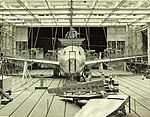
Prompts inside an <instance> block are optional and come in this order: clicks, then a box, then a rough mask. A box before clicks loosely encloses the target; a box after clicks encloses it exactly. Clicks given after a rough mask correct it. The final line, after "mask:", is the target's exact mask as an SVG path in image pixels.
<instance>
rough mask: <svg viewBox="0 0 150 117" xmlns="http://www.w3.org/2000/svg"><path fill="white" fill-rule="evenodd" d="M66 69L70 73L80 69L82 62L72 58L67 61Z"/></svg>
mask: <svg viewBox="0 0 150 117" xmlns="http://www.w3.org/2000/svg"><path fill="white" fill-rule="evenodd" d="M65 65H66V70H67V71H68V72H70V73H75V72H77V71H79V67H80V62H79V61H78V60H77V59H75V58H70V59H68V60H67V61H66V64H65Z"/></svg>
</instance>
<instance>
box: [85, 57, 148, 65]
mask: <svg viewBox="0 0 150 117" xmlns="http://www.w3.org/2000/svg"><path fill="white" fill-rule="evenodd" d="M143 57H147V55H141V56H132V57H122V58H114V59H98V60H91V61H85V65H93V64H98V63H105V62H113V61H122V60H128V59H136V58H143Z"/></svg>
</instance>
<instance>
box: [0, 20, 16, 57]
mask: <svg viewBox="0 0 150 117" xmlns="http://www.w3.org/2000/svg"><path fill="white" fill-rule="evenodd" d="M15 29H16V27H15V26H14V25H11V24H8V23H3V24H0V52H2V53H4V55H5V56H13V55H14V54H15V53H14V52H15V51H14V49H15V41H14V40H15V35H14V34H15Z"/></svg>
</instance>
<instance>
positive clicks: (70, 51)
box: [58, 46, 85, 75]
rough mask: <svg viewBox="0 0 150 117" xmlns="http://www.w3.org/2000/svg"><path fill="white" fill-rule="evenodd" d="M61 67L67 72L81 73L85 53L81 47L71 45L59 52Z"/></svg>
mask: <svg viewBox="0 0 150 117" xmlns="http://www.w3.org/2000/svg"><path fill="white" fill-rule="evenodd" d="M58 59H59V61H60V68H61V69H62V70H63V71H64V72H65V73H67V74H74V75H76V74H81V72H82V71H83V69H84V63H85V53H84V50H83V49H82V48H81V47H77V46H73V47H71V46H69V47H66V48H64V49H63V50H62V51H61V52H60V54H59V58H58Z"/></svg>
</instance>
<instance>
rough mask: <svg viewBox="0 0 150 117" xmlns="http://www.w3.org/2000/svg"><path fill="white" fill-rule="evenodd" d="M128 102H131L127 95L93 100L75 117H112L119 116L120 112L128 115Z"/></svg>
mask: <svg viewBox="0 0 150 117" xmlns="http://www.w3.org/2000/svg"><path fill="white" fill-rule="evenodd" d="M127 102H130V98H129V96H127V95H109V96H108V97H107V98H105V99H91V100H89V101H88V102H87V104H86V105H85V106H83V107H82V109H81V110H80V111H79V112H78V113H77V114H75V116H74V117H111V116H116V115H118V114H119V111H123V114H126V112H125V105H126V104H127ZM129 105H130V104H129ZM129 112H130V111H129Z"/></svg>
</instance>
